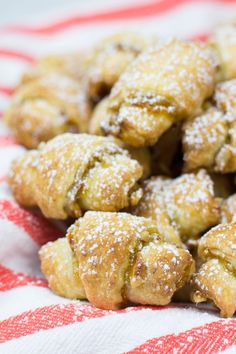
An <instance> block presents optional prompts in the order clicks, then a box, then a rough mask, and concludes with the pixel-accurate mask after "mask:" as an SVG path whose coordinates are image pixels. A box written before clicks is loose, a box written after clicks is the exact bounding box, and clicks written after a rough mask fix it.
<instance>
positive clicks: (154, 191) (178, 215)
mask: <svg viewBox="0 0 236 354" xmlns="http://www.w3.org/2000/svg"><path fill="white" fill-rule="evenodd" d="M143 193H144V195H143V198H142V199H141V201H140V202H139V204H138V206H137V207H136V208H135V209H134V213H135V215H139V216H143V217H148V218H151V219H153V220H156V221H157V225H158V227H159V228H160V227H162V225H163V227H162V229H161V230H160V232H161V233H162V234H163V235H164V237H165V239H166V240H167V241H168V242H173V243H177V244H180V238H181V239H182V240H185V239H192V238H197V237H199V235H200V233H201V232H203V231H204V230H206V229H207V228H209V227H210V226H213V225H215V224H217V223H218V222H219V219H220V208H219V201H218V200H217V198H215V196H214V191H213V183H212V180H211V179H210V176H209V175H208V174H207V173H206V172H205V171H204V170H200V171H199V172H198V173H197V174H193V173H192V174H184V175H182V176H180V177H178V178H176V179H170V178H166V177H152V178H151V179H150V180H147V181H146V182H144V192H143ZM163 220H165V223H164V222H163Z"/></svg>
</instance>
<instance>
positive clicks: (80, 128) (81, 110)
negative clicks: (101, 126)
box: [5, 73, 90, 148]
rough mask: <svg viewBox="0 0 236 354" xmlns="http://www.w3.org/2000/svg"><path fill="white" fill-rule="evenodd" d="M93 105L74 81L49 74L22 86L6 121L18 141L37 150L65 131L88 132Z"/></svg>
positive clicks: (57, 74)
mask: <svg viewBox="0 0 236 354" xmlns="http://www.w3.org/2000/svg"><path fill="white" fill-rule="evenodd" d="M89 116H90V104H89V102H88V100H87V96H86V93H85V90H84V88H83V87H82V86H81V85H80V84H79V83H78V82H77V81H75V80H74V79H72V78H70V77H68V76H65V75H63V74H59V73H49V74H47V75H44V76H41V77H40V78H38V79H35V80H32V81H29V82H28V83H27V84H24V85H21V86H19V88H18V89H17V90H16V92H15V93H14V96H13V99H12V102H11V105H10V108H9V109H8V110H7V112H6V114H5V121H6V123H7V124H8V125H9V126H10V127H11V129H12V131H13V133H14V135H15V136H16V138H17V140H18V141H19V142H20V143H21V144H22V145H24V146H26V147H27V148H36V147H37V146H38V144H39V143H40V142H42V141H48V140H50V139H51V138H53V137H54V136H56V135H59V134H62V133H64V132H67V131H69V132H86V130H87V126H88V119H89Z"/></svg>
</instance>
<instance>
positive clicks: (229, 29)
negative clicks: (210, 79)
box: [209, 22, 236, 80]
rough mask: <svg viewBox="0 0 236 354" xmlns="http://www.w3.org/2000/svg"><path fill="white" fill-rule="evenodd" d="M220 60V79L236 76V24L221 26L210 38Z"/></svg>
mask: <svg viewBox="0 0 236 354" xmlns="http://www.w3.org/2000/svg"><path fill="white" fill-rule="evenodd" d="M209 43H210V44H211V45H212V46H213V47H214V48H215V50H216V55H217V56H218V62H219V80H228V79H234V78H236V62H235V57H236V24H235V23H233V22H232V23H227V24H224V25H221V26H219V27H218V28H216V30H215V31H214V32H213V34H212V36H211V37H210V38H209Z"/></svg>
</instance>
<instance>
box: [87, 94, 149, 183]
mask: <svg viewBox="0 0 236 354" xmlns="http://www.w3.org/2000/svg"><path fill="white" fill-rule="evenodd" d="M108 102H109V98H108V97H105V98H103V99H102V100H101V101H100V102H99V103H98V104H97V105H96V107H95V109H94V111H93V113H92V115H91V119H90V121H89V129H88V131H89V133H90V134H95V135H101V136H104V133H103V131H102V130H101V128H100V123H101V121H102V120H105V119H109V116H108V112H107V109H108ZM113 139H115V141H116V143H117V144H119V146H121V147H122V148H123V149H126V150H128V151H129V153H130V155H131V157H132V158H133V159H135V160H137V161H138V162H139V163H140V165H141V166H142V167H143V176H142V179H146V178H148V177H149V176H150V174H151V155H150V152H149V149H148V148H147V147H141V148H135V147H133V146H130V145H127V144H125V143H124V142H123V141H121V140H120V139H117V138H114V137H113Z"/></svg>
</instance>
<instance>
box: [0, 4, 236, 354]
mask: <svg viewBox="0 0 236 354" xmlns="http://www.w3.org/2000/svg"><path fill="white" fill-rule="evenodd" d="M48 3H50V2H48ZM60 3H61V4H62V5H61V6H56V7H55V6H54V7H53V5H49V4H48V8H47V12H46V13H44V11H39V13H37V11H36V13H35V12H34V13H30V12H29V11H25V14H24V16H23V17H22V16H21V14H22V13H23V12H22V11H23V10H24V9H23V10H22V8H21V9H19V23H14V24H12V23H11V21H8V23H6V21H5V25H4V26H1V27H0V112H1V117H2V115H3V112H4V110H5V108H6V107H7V106H8V104H9V100H10V96H11V94H12V92H13V91H14V86H15V85H16V83H17V81H18V79H19V76H20V74H21V73H22V71H23V70H25V68H26V67H27V65H28V64H29V63H31V62H33V61H34V59H35V58H36V57H38V56H39V55H45V54H49V53H51V52H64V51H71V50H76V49H80V48H85V47H87V46H90V45H92V44H93V43H94V42H95V41H97V40H98V39H99V38H100V37H104V36H105V35H107V34H111V33H112V32H116V31H120V30H124V29H129V30H130V29H131V30H139V31H140V30H141V31H142V32H144V33H147V34H149V33H150V34H154V33H156V34H160V35H164V36H166V35H168V36H169V35H177V36H183V37H205V36H207V34H208V33H209V32H210V31H211V29H212V27H213V26H215V24H216V23H218V22H220V21H224V20H226V19H229V18H231V17H232V15H234V13H235V14H236V1H230V0H218V1H217V0H214V1H209V0H208V1H203V0H202V1H187V0H165V1H164V0H159V1H157V0H153V1H151V0H148V1H145V0H136V1H133V0H128V1H127V0H120V1H108V0H107V1H105V0H99V1H95V0H87V1H86V2H82V1H81V2H78V1H76V2H75V1H67V2H66V1H64V2H63V1H62V0H60ZM15 6H17V2H16V3H15ZM18 6H23V4H21V2H19V4H18ZM31 7H32V4H31ZM37 7H39V6H38V5H37ZM16 13H17V8H16V9H14V14H15V16H16ZM22 18H24V21H23V20H22ZM23 152H24V148H23V147H21V146H19V145H18V144H17V143H16V141H15V140H14V138H13V137H12V136H11V133H10V132H9V130H8V129H7V128H6V127H5V126H4V124H3V122H2V121H1V118H0V343H1V344H0V353H7V354H10V353H17V354H18V353H33V354H37V353H44V354H54V353H57V354H60V353H61V354H62V353H63V354H67V353H68V354H69V353H70V354H71V353H82V354H87V353H91V354H92V353H112V354H113V353H124V352H125V353H133V354H134V353H162V354H164V353H184V354H186V353H191V354H193V353H201V354H204V353H208V354H210V353H211V354H212V353H219V352H224V353H236V319H226V320H225V319H220V318H219V316H218V313H217V312H216V311H215V310H214V309H211V310H208V311H206V310H204V309H202V308H201V309H200V308H196V307H195V306H194V305H192V306H191V305H184V304H181V305H176V304H171V305H170V306H166V307H160V308H159V307H148V306H141V307H138V306H137V307H129V308H126V309H122V310H119V311H105V310H100V309H97V308H95V307H93V306H91V305H90V304H88V303H87V302H82V301H71V300H67V299H64V298H61V297H58V296H56V295H54V294H52V293H51V291H50V290H49V289H48V287H47V283H46V281H45V280H44V279H43V277H42V274H41V273H40V268H39V262H38V256H37V252H38V249H39V247H40V245H42V244H44V243H45V242H47V241H49V240H53V239H56V238H57V237H58V236H61V235H62V234H63V232H64V230H63V227H61V225H53V224H51V223H50V222H49V221H48V220H46V219H44V218H43V217H42V216H41V215H40V214H39V213H37V212H31V211H28V210H25V209H23V208H21V207H19V205H17V203H16V202H15V201H14V200H13V198H12V195H11V193H10V190H9V187H8V185H7V182H6V175H7V173H8V169H9V165H10V163H11V161H12V159H13V158H16V157H17V156H20V155H21V154H22V153H23Z"/></svg>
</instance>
